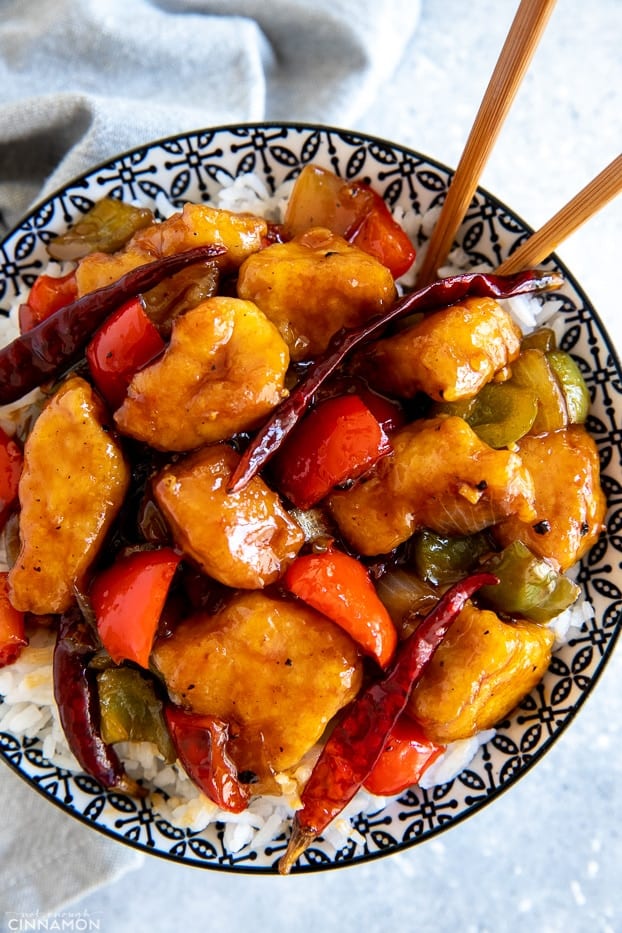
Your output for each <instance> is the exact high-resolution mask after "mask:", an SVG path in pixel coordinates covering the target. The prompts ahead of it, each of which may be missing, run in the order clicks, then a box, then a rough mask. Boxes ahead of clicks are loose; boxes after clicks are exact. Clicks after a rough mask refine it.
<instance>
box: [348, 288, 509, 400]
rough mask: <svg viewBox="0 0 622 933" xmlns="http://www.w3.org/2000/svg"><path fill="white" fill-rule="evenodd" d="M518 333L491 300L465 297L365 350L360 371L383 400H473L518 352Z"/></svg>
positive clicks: (505, 313)
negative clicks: (418, 396) (390, 397)
mask: <svg viewBox="0 0 622 933" xmlns="http://www.w3.org/2000/svg"><path fill="white" fill-rule="evenodd" d="M520 342H521V332H520V330H519V328H518V327H517V326H516V324H515V323H514V322H513V321H512V318H511V317H510V315H509V314H508V313H507V311H505V310H504V309H503V308H502V307H501V305H500V304H499V303H498V302H496V301H495V300H494V299H493V298H467V299H466V300H465V301H463V302H461V303H460V304H456V305H452V306H451V307H449V308H443V310H442V311H435V312H434V313H432V314H427V315H426V316H425V317H424V318H423V319H422V320H421V321H420V322H419V323H418V324H415V325H413V326H412V327H408V328H407V329H406V330H403V331H400V332H399V333H397V334H395V335H394V336H392V337H385V338H383V339H382V340H378V341H376V343H373V344H371V345H370V346H369V347H366V348H365V362H364V364H363V365H364V371H365V373H366V374H367V375H368V377H369V380H370V382H371V383H372V385H373V386H374V387H375V388H377V389H379V390H380V391H382V392H387V393H388V394H389V395H398V396H401V397H403V398H412V397H413V396H414V395H415V394H416V393H417V392H425V394H426V395H429V396H430V398H433V399H435V400H436V401H438V402H442V401H445V402H456V401H460V400H461V399H467V398H473V396H475V395H477V393H478V392H479V390H480V389H481V388H482V387H483V386H484V385H486V383H487V382H490V381H491V379H493V377H494V376H495V374H496V373H498V372H499V371H500V370H502V369H504V368H505V367H506V366H507V365H508V363H511V362H512V360H515V359H516V357H517V356H518V354H519V352H520Z"/></svg>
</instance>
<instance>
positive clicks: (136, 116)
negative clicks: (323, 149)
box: [0, 0, 419, 227]
mask: <svg viewBox="0 0 622 933" xmlns="http://www.w3.org/2000/svg"><path fill="white" fill-rule="evenodd" d="M418 8H419V5H418V2H417V0H313V2H309V0H241V2H227V0H160V2H157V3H156V2H150V0H106V2H105V3H102V2H101V0H27V2H24V0H0V88H1V91H0V129H1V133H0V220H1V222H2V223H3V224H4V226H5V227H11V226H13V225H14V224H15V223H16V222H17V220H18V219H19V217H20V216H21V214H23V212H24V211H25V210H26V208H27V207H28V205H29V204H30V203H31V202H32V201H34V200H36V199H38V198H39V197H41V196H42V195H44V194H45V193H47V192H50V191H53V190H54V189H55V188H56V187H57V186H59V185H60V184H62V183H63V182H65V181H67V180H68V179H69V178H71V177H73V176H75V175H77V174H79V173H81V172H82V171H84V170H85V169H87V168H89V167H91V166H92V165H95V164H97V163H98V162H100V161H101V160H103V159H105V158H108V157H109V156H112V155H115V154H116V153H118V152H122V151H123V150H125V149H128V148H131V147H132V146H135V145H140V144H142V143H144V142H146V141H148V140H151V139H157V138H159V137H161V136H166V135H169V134H171V133H177V132H183V131H185V130H193V129H198V128H200V127H204V126H218V125H220V124H227V123H241V122H247V121H255V120H264V119H267V120H300V121H304V120H306V121H313V122H322V123H328V124H330V123H337V124H339V125H341V126H349V125H351V124H352V122H353V121H354V120H355V119H356V117H357V116H358V115H359V114H360V113H361V112H363V111H364V110H365V109H366V108H367V107H368V106H369V105H370V104H371V103H372V102H373V99H374V94H375V92H376V90H377V88H378V86H379V85H380V83H381V82H382V81H383V80H384V79H386V78H387V77H388V76H389V75H390V74H391V72H392V71H393V69H394V68H395V67H396V66H397V64H398V62H399V59H400V57H401V55H402V52H403V50H404V47H405V44H406V42H407V41H408V39H409V38H410V36H411V35H412V32H413V30H414V28H415V25H416V22H417V18H418Z"/></svg>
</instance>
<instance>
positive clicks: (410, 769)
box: [363, 713, 445, 797]
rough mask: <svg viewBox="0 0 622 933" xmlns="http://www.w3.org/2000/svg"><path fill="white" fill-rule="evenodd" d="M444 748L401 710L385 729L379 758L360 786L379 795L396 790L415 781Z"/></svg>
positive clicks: (396, 791)
mask: <svg viewBox="0 0 622 933" xmlns="http://www.w3.org/2000/svg"><path fill="white" fill-rule="evenodd" d="M444 750H445V749H444V746H442V745H437V744H436V743H434V742H431V741H430V740H429V739H428V738H426V736H425V735H424V733H423V730H422V729H421V726H420V725H419V724H418V723H416V722H415V721H414V720H413V719H411V718H410V717H409V716H407V715H406V714H405V713H402V715H401V716H400V718H399V719H398V720H397V722H396V723H395V725H394V726H393V728H392V729H391V731H390V732H389V737H388V738H387V741H386V745H385V746H384V748H383V750H382V752H381V754H380V758H379V759H378V761H377V762H376V764H375V765H374V766H373V768H372V769H371V771H370V772H369V774H368V775H367V777H366V778H365V780H364V781H363V787H364V788H365V789H366V790H368V791H369V792H370V794H377V795H379V796H381V797H390V796H393V795H395V794H400V793H401V792H402V791H403V790H406V788H407V787H411V786H412V785H413V784H416V783H417V781H418V780H419V778H420V777H421V775H422V774H423V772H424V771H425V770H426V768H427V767H428V766H429V765H431V764H432V762H433V761H436V759H437V758H438V757H439V756H440V755H442V753H443V751H444Z"/></svg>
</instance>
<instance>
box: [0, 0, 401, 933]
mask: <svg viewBox="0 0 622 933" xmlns="http://www.w3.org/2000/svg"><path fill="white" fill-rule="evenodd" d="M418 11H419V5H418V2H417V0H240V2H227V0H159V2H149V0H0V89H1V90H0V232H2V228H3V227H4V229H5V230H6V229H9V228H11V227H12V226H13V225H14V224H15V223H17V221H18V220H19V219H20V216H21V215H22V214H23V213H24V212H25V211H26V210H27V208H28V207H29V205H30V204H31V203H33V202H36V201H38V200H39V199H40V198H42V197H43V196H44V195H45V194H46V193H50V192H52V191H53V190H55V189H56V188H57V187H58V186H60V185H61V184H63V183H64V182H66V181H67V180H69V179H70V178H71V177H73V176H75V175H77V174H79V173H81V172H83V171H85V170H86V169H88V168H90V167H91V166H93V165H95V164H97V163H98V162H100V161H102V160H104V159H106V158H108V157H110V156H113V155H115V154H116V153H118V152H121V151H123V150H125V149H128V148H131V147H133V146H137V145H141V144H143V143H145V142H147V141H149V140H151V139H156V138H159V137H162V136H167V135H170V134H173V133H178V132H183V131H187V130H193V129H198V128H200V127H206V126H217V125H220V124H230V123H240V122H248V121H259V120H264V119H266V120H294V121H313V122H321V123H325V124H336V125H340V126H344V127H347V126H351V125H353V124H354V121H355V120H356V118H357V116H358V115H359V114H361V113H363V112H364V111H365V110H366V109H367V108H368V107H369V106H370V105H371V104H372V103H373V102H374V97H375V95H376V93H377V90H378V88H379V86H380V85H381V84H382V82H383V81H385V80H386V79H387V78H388V77H389V76H390V74H391V73H392V71H393V69H394V68H395V67H396V65H397V64H398V62H399V59H400V57H401V55H402V53H403V51H404V48H405V45H406V42H407V41H408V40H409V39H410V37H411V35H412V33H413V30H414V28H415V26H416V22H417V18H418ZM0 812H1V813H2V820H0V864H2V866H3V881H2V886H1V888H0V891H1V893H0V916H2V917H3V919H6V917H11V916H14V915H15V914H16V913H18V912H26V913H27V914H36V912H40V913H46V912H50V911H55V910H56V911H57V910H59V909H61V908H62V907H63V906H64V905H66V904H67V903H68V902H70V901H71V900H74V899H76V898H78V897H79V896H81V895H83V894H85V893H86V892H87V891H88V890H89V889H90V888H91V887H93V886H94V885H97V884H103V883H105V882H109V881H111V880H113V879H114V878H115V877H118V876H119V874H120V873H121V872H123V871H126V870H128V869H129V868H132V867H136V866H137V865H138V864H140V861H141V858H142V856H141V855H140V854H138V853H136V852H134V851H132V850H130V849H126V848H124V847H123V846H121V845H118V844H117V843H114V842H111V841H110V840H107V839H105V838H104V837H103V836H100V835H98V834H97V833H95V832H93V831H91V830H89V829H88V828H85V827H83V826H81V825H80V824H78V823H77V822H74V821H72V820H71V819H69V818H68V817H66V816H65V815H64V814H63V813H61V812H60V811H58V810H56V809H55V808H54V807H52V806H51V805H50V804H47V803H46V802H45V801H43V800H41V799H40V798H39V797H38V796H37V794H35V793H34V792H33V791H32V790H30V789H29V788H28V787H26V785H25V784H22V783H21V782H20V781H19V780H18V778H17V777H15V776H14V775H13V774H11V772H10V771H9V769H8V768H5V767H2V766H0Z"/></svg>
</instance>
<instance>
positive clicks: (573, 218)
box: [496, 155, 622, 275]
mask: <svg viewBox="0 0 622 933" xmlns="http://www.w3.org/2000/svg"><path fill="white" fill-rule="evenodd" d="M621 191H622V155H619V156H618V157H617V158H616V159H614V160H613V162H610V163H609V165H608V166H607V167H606V168H604V169H603V170H602V172H600V173H599V174H598V175H597V176H596V177H595V178H593V179H592V181H591V182H590V183H589V184H587V185H586V186H585V188H582V189H581V191H579V193H578V194H577V195H575V197H574V198H572V199H571V200H570V201H568V203H567V204H566V205H565V206H564V207H562V208H561V210H559V211H558V212H557V213H556V214H554V215H553V217H551V219H550V220H548V221H547V222H546V223H545V224H544V226H542V227H540V229H539V230H537V231H536V232H535V233H533V234H532V235H531V236H530V237H529V239H527V240H525V242H524V243H522V244H521V245H520V246H519V247H518V248H517V249H515V250H514V252H513V253H512V254H511V256H508V258H507V259H505V260H504V261H503V262H502V263H501V265H500V266H499V268H498V269H497V270H496V271H497V273H499V274H500V275H512V274H513V273H514V272H521V271H522V270H523V269H528V268H529V267H530V266H537V265H538V263H540V262H542V261H543V260H545V259H546V258H547V256H550V254H551V253H552V252H553V250H554V249H555V248H556V247H557V246H558V245H559V244H560V243H561V242H562V241H563V240H565V239H566V237H568V236H570V234H571V233H574V231H575V230H576V229H577V228H578V227H580V226H581V224H583V223H585V221H586V220H589V219H590V217H592V216H593V215H594V214H596V213H597V211H599V210H600V209H601V207H604V206H605V204H607V203H608V202H609V201H611V200H612V198H615V197H616V195H618V194H620V192H621Z"/></svg>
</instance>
